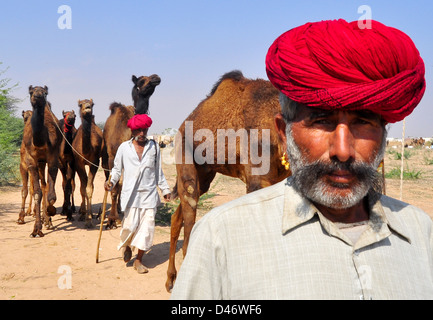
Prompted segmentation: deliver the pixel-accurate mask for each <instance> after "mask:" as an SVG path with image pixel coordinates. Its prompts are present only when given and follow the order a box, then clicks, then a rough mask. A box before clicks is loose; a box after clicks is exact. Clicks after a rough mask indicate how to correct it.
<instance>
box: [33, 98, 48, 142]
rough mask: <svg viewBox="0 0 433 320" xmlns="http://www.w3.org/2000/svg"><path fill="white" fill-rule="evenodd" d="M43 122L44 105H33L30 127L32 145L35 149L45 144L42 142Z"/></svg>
mask: <svg viewBox="0 0 433 320" xmlns="http://www.w3.org/2000/svg"><path fill="white" fill-rule="evenodd" d="M44 120H45V104H44V105H43V106H41V105H40V104H36V105H33V114H32V118H31V119H30V123H31V125H32V133H33V144H34V145H35V146H37V147H39V146H43V145H44V144H45V140H44V129H45V125H44Z"/></svg>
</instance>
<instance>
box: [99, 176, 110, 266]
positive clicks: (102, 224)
mask: <svg viewBox="0 0 433 320" xmlns="http://www.w3.org/2000/svg"><path fill="white" fill-rule="evenodd" d="M108 181H111V174H110V176H109V177H108ZM107 197H108V191H107V190H105V193H104V202H102V215H101V226H100V227H99V238H98V245H97V247H96V263H98V262H99V244H100V243H101V236H102V228H103V226H104V219H105V208H106V207H107Z"/></svg>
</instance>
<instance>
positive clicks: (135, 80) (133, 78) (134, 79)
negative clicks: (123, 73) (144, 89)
mask: <svg viewBox="0 0 433 320" xmlns="http://www.w3.org/2000/svg"><path fill="white" fill-rule="evenodd" d="M137 80H138V79H137V77H136V76H134V75H132V82H134V84H135V85H136V84H137Z"/></svg>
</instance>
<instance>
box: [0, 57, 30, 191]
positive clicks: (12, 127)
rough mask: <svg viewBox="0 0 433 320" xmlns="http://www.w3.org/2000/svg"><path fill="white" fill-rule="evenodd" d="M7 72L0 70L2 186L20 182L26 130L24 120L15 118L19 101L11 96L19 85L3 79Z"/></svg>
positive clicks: (0, 176) (0, 166)
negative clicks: (21, 150) (24, 129)
mask: <svg viewBox="0 0 433 320" xmlns="http://www.w3.org/2000/svg"><path fill="white" fill-rule="evenodd" d="M0 64H1V62H0ZM6 71H7V69H5V70H0V185H8V184H14V183H16V182H18V181H19V161H20V159H19V148H20V145H21V140H22V135H23V128H24V122H23V119H22V118H20V117H17V116H15V112H16V109H17V108H16V102H17V101H18V100H17V99H16V98H14V97H12V96H11V91H12V90H13V89H14V88H16V86H17V85H16V84H15V85H12V86H11V85H10V79H7V78H3V74H4V73H5V72H6Z"/></svg>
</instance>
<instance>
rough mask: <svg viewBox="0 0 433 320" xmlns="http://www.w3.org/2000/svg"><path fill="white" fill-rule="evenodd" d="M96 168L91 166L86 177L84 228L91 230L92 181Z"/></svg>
mask: <svg viewBox="0 0 433 320" xmlns="http://www.w3.org/2000/svg"><path fill="white" fill-rule="evenodd" d="M97 171H98V167H95V166H91V167H90V169H89V175H88V177H87V187H86V198H87V214H86V228H93V224H92V219H93V214H92V196H93V181H94V180H95V175H96V172H97Z"/></svg>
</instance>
